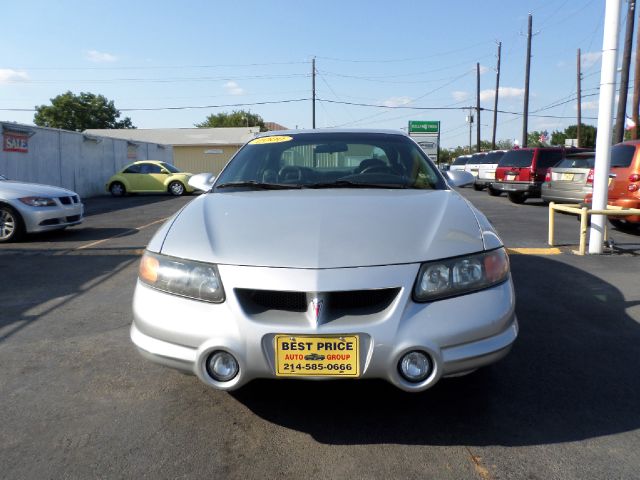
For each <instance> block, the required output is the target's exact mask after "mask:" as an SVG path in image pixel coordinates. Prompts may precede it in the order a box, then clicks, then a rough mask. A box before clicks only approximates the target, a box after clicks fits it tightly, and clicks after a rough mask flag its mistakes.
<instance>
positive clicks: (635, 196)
mask: <svg viewBox="0 0 640 480" xmlns="http://www.w3.org/2000/svg"><path fill="white" fill-rule="evenodd" d="M639 151H640V140H632V141H629V142H623V143H619V144H617V145H614V146H613V147H611V175H610V177H611V181H610V182H609V192H608V204H609V205H614V206H617V207H625V208H640V154H639V153H638V152H639ZM609 220H610V222H611V223H612V224H613V225H615V226H617V227H627V226H631V225H640V215H631V216H628V217H609Z"/></svg>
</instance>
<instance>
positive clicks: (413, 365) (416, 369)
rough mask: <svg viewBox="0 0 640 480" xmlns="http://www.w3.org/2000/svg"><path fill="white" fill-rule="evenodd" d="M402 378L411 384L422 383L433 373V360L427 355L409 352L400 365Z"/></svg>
mask: <svg viewBox="0 0 640 480" xmlns="http://www.w3.org/2000/svg"><path fill="white" fill-rule="evenodd" d="M398 367H399V370H400V373H401V374H402V376H403V377H404V378H405V379H407V380H409V381H410V382H421V381H422V380H424V379H425V378H427V377H428V376H429V374H430V373H431V360H430V359H429V356H428V355H427V354H426V353H423V352H409V353H407V354H406V355H405V356H404V357H402V359H400V364H399V365H398Z"/></svg>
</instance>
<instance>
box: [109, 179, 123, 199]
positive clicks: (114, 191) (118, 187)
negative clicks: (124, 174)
mask: <svg viewBox="0 0 640 480" xmlns="http://www.w3.org/2000/svg"><path fill="white" fill-rule="evenodd" d="M109 192H111V195H112V196H114V197H124V196H125V195H126V194H127V189H126V188H125V186H124V184H122V183H120V182H113V183H112V184H111V185H109Z"/></svg>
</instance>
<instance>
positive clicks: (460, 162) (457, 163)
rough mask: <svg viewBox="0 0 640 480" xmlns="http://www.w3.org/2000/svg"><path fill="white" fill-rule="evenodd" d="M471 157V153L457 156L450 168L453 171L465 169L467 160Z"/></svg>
mask: <svg viewBox="0 0 640 480" xmlns="http://www.w3.org/2000/svg"><path fill="white" fill-rule="evenodd" d="M469 159H471V155H460V156H459V157H456V159H455V160H454V161H453V162H452V163H451V166H450V167H449V170H451V171H454V172H455V171H462V172H464V171H465V168H464V167H465V165H466V164H467V162H468V161H469Z"/></svg>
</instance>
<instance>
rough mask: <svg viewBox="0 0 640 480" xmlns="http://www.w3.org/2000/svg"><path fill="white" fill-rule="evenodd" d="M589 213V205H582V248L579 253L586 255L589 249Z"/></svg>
mask: <svg viewBox="0 0 640 480" xmlns="http://www.w3.org/2000/svg"><path fill="white" fill-rule="evenodd" d="M588 218H589V215H588V214H587V207H582V211H581V212H580V250H579V251H578V255H584V254H585V252H586V251H587V220H588Z"/></svg>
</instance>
